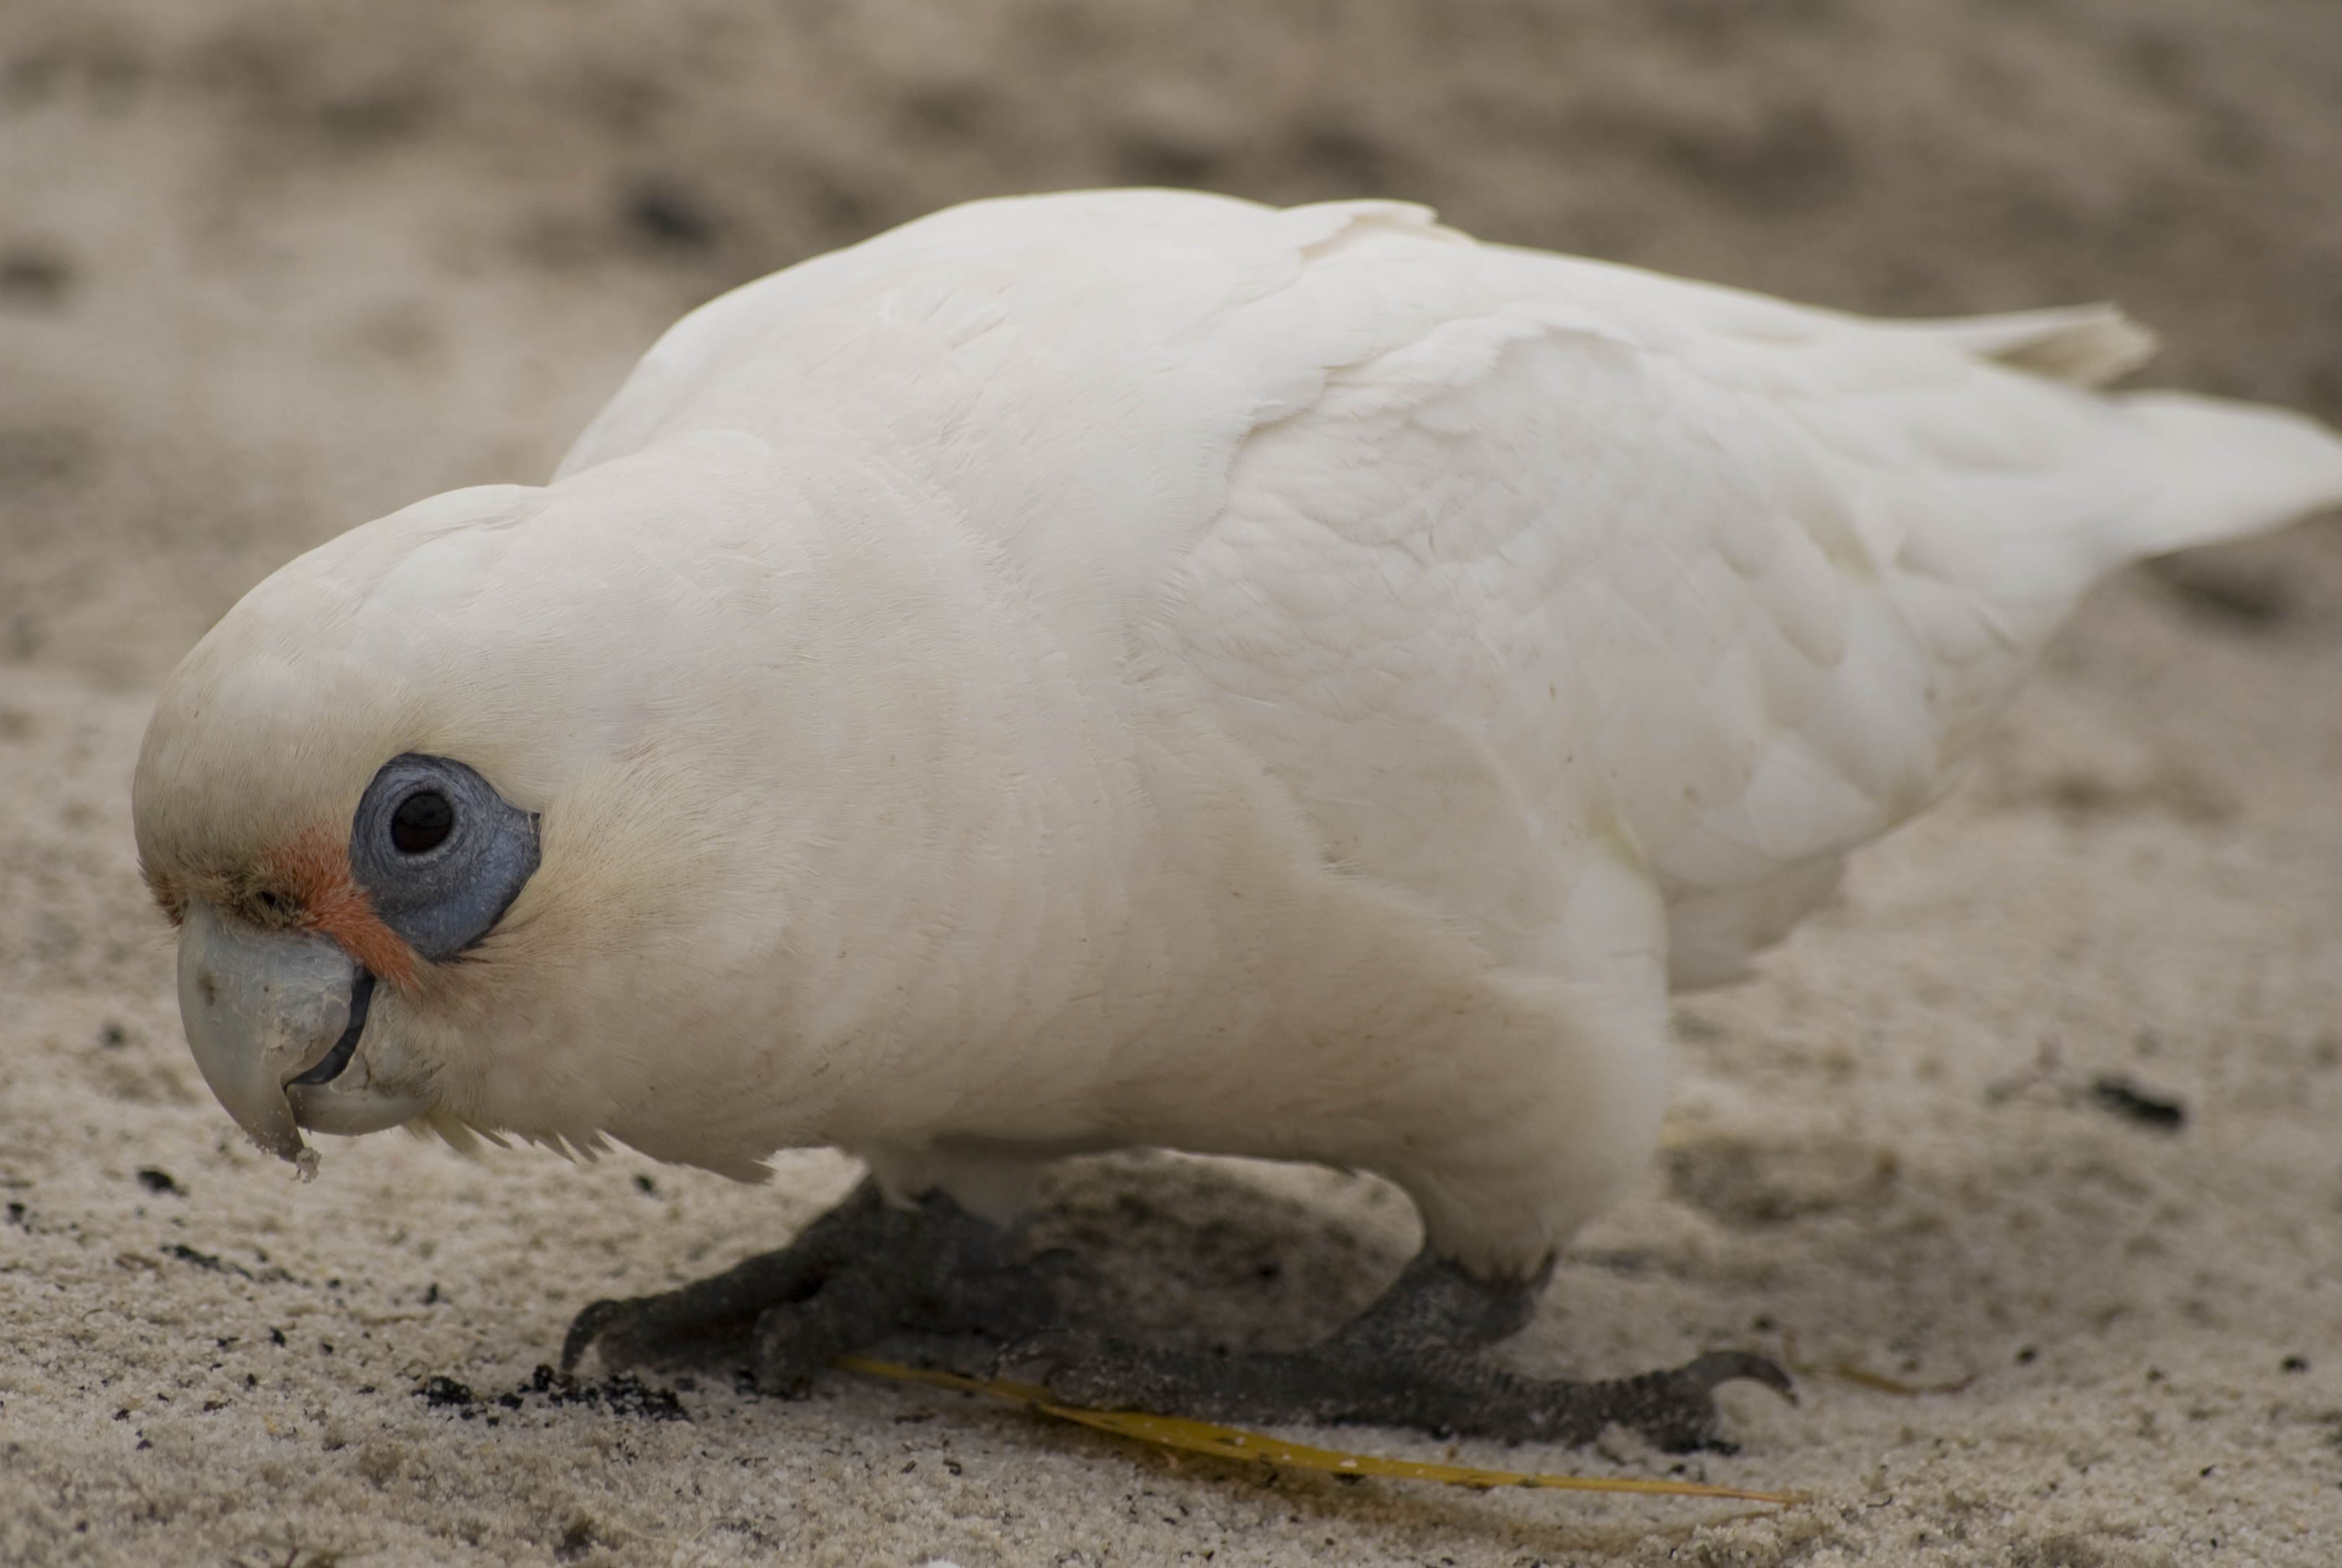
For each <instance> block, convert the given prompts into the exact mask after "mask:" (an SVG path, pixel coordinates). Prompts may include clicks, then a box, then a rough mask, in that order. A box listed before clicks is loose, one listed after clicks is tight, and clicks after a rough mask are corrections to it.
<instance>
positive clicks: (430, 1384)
mask: <svg viewBox="0 0 2342 1568" xmlns="http://www.w3.org/2000/svg"><path fill="white" fill-rule="evenodd" d="M415 1398H417V1399H419V1400H421V1401H423V1403H425V1404H428V1405H430V1406H432V1407H433V1408H434V1409H436V1408H438V1407H439V1406H440V1405H443V1404H477V1403H479V1402H480V1401H479V1396H478V1395H477V1394H475V1393H473V1392H472V1390H471V1388H470V1386H469V1385H468V1384H465V1383H457V1382H456V1381H455V1379H454V1378H452V1377H437V1376H434V1377H426V1378H425V1379H424V1380H423V1386H422V1387H421V1388H418V1389H416V1390H415Z"/></svg>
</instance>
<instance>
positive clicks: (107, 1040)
mask: <svg viewBox="0 0 2342 1568" xmlns="http://www.w3.org/2000/svg"><path fill="white" fill-rule="evenodd" d="M97 1043H98V1044H101V1045H111V1046H114V1047H115V1048H117V1049H119V1048H120V1047H122V1046H125V1045H127V1044H130V1031H128V1030H127V1029H125V1028H124V1027H123V1026H122V1025H121V1024H106V1025H105V1027H104V1028H102V1029H100V1030H99V1031H98V1032H97Z"/></svg>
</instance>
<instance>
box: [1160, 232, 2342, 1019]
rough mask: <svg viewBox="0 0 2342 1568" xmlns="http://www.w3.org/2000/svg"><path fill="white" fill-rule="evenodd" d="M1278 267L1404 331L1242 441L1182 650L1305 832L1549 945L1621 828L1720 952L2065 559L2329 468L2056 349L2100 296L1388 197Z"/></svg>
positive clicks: (2050, 611)
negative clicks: (1744, 267)
mask: <svg viewBox="0 0 2342 1568" xmlns="http://www.w3.org/2000/svg"><path fill="white" fill-rule="evenodd" d="M1295 292H1296V293H1297V294H1302V295H1310V296H1314V297H1315V298H1316V299H1317V300H1320V301H1333V302H1336V303H1335V305H1334V306H1332V307H1331V308H1333V309H1339V308H1340V307H1341V306H1342V305H1344V304H1346V302H1348V301H1350V300H1354V299H1369V300H1373V301H1375V302H1376V304H1375V305H1374V306H1373V307H1372V314H1374V315H1376V318H1377V320H1378V321H1379V322H1380V323H1382V324H1384V325H1385V327H1386V330H1388V329H1389V328H1391V327H1397V328H1399V329H1400V330H1397V331H1394V332H1391V333H1390V336H1391V337H1393V338H1396V341H1389V340H1388V339H1386V340H1385V342H1384V343H1383V344H1381V345H1377V346H1378V348H1379V352H1376V353H1374V354H1372V355H1361V356H1357V357H1355V358H1353V359H1350V360H1348V361H1346V362H1344V363H1339V364H1336V365H1332V366H1331V367H1330V368H1329V369H1328V371H1327V373H1326V376H1325V378H1324V382H1323V385H1322V388H1321V389H1320V390H1319V391H1318V393H1317V394H1316V396H1315V397H1314V398H1312V399H1311V400H1309V401H1308V402H1307V404H1306V406H1303V407H1301V408H1300V409H1298V410H1296V412H1295V413H1293V414H1290V415H1287V416H1286V417H1283V418H1281V419H1275V420H1272V421H1269V422H1266V423H1265V424H1262V425H1261V426H1260V427H1259V428H1257V429H1256V431H1255V432H1254V433H1253V434H1251V436H1250V437H1249V438H1248V439H1247V440H1246V442H1245V443H1244V444H1243V445H1242V446H1241V448H1240V449H1239V451H1238V453H1237V454H1236V461H1235V464H1234V466H1233V469H1232V473H1231V479H1230V484H1229V494H1228V500H1227V504H1226V508H1225V510H1224V511H1222V512H1221V513H1220V514H1219V515H1218V516H1217V517H1216V518H1215V519H1214V520H1213V522H1212V523H1211V524H1210V525H1209V527H1208V528H1207V529H1206V531H1205V533H1204V534H1202V535H1201V536H1200V537H1199V538H1198V540H1197V541H1196V544H1195V545H1194V547H1193V551H1192V554H1191V556H1190V558H1189V572H1190V574H1189V576H1188V577H1187V579H1186V583H1185V584H1184V585H1183V587H1182V589H1181V590H1180V592H1179V593H1178V594H1177V595H1176V597H1175V599H1174V600H1173V603H1172V613H1173V620H1174V624H1175V626H1176V632H1175V636H1176V648H1177V654H1178V660H1179V661H1181V662H1185V663H1186V664H1190V665H1192V667H1193V668H1194V669H1195V670H1196V672H1197V674H1198V675H1199V677H1200V679H1201V683H1202V685H1203V687H1204V689H1205V690H1206V691H1207V692H1208V693H1209V694H1210V700H1211V701H1212V702H1213V703H1214V704H1215V705H1216V709H1217V711H1218V713H1219V714H1220V716H1221V719H1222V722H1223V723H1225V724H1226V725H1227V726H1228V728H1229V729H1230V730H1232V731H1233V732H1235V733H1236V734H1237V735H1239V736H1240V737H1241V738H1242V740H1243V741H1244V743H1245V744H1246V745H1247V746H1249V747H1250V748H1251V749H1252V750H1253V751H1255V752H1256V754H1258V755H1259V756H1260V757H1261V758H1262V759H1263V761H1264V763H1265V764H1266V766H1267V767H1268V768H1269V769H1270V770H1271V771H1273V772H1274V773H1276V774H1277V775H1278V776H1280V777H1281V778H1283V779H1284V780H1285V781H1286V783H1287V784H1288V785H1289V787H1290V788H1291V789H1292V790H1293V791H1294V793H1295V794H1296V797H1297V798H1299V799H1300V801H1301V802H1302V803H1303V804H1304V806H1305V809H1306V812H1307V813H1308V814H1309V815H1310V816H1311V817H1313V818H1314V819H1315V820H1316V822H1317V823H1318V824H1321V826H1322V828H1323V830H1324V833H1325V835H1326V854H1328V855H1329V856H1331V857H1332V858H1334V859H1335V860H1336V861H1337V862H1339V863H1340V864H1344V865H1346V866H1350V867H1354V868H1356V869H1357V870H1358V871H1361V872H1364V873H1366V874H1373V875H1376V876H1379V877H1385V878H1389V879H1391V880H1394V881H1396V882H1397V883H1399V884H1403V885H1405V886H1406V887H1407V888H1409V889H1411V890H1414V891H1415V892H1416V893H1418V894H1421V895H1423V896H1426V897H1427V898H1428V899H1429V900H1431V902H1432V903H1433V904H1436V906H1437V907H1438V908H1439V909H1441V910H1442V911H1444V912H1446V913H1447V914H1451V915H1454V916H1457V917H1462V918H1466V919H1468V920H1470V921H1471V922H1473V923H1474V924H1476V925H1477V926H1478V927H1479V928H1480V929H1481V930H1482V931H1483V932H1484V933H1486V934H1487V936H1488V939H1489V940H1490V941H1491V943H1492V944H1493V945H1494V946H1495V947H1496V950H1497V952H1498V953H1499V954H1502V955H1504V956H1505V957H1506V958H1507V959H1508V960H1509V961H1511V962H1515V963H1517V964H1525V965H1527V966H1530V967H1534V968H1537V969H1541V970H1545V971H1547V972H1558V973H1569V972H1572V971H1573V970H1575V969H1577V968H1579V967H1581V961H1580V960H1579V959H1578V958H1576V957H1573V956H1572V954H1570V953H1569V952H1567V951H1566V949H1567V948H1568V947H1569V946H1570V944H1573V943H1582V942H1583V940H1584V938H1583V936H1582V935H1580V934H1573V933H1574V927H1573V925H1572V923H1571V922H1569V921H1568V920H1566V919H1564V918H1563V917H1562V912H1563V910H1564V908H1565V906H1566V904H1567V902H1568V900H1569V899H1570V897H1571V896H1572V890H1573V888H1574V886H1575V885H1576V882H1577V880H1578V877H1579V875H1580V871H1579V868H1580V867H1583V866H1584V865H1586V864H1588V861H1587V854H1588V852H1589V846H1593V845H1596V844H1598V843H1599V842H1600V841H1604V840H1606V839H1617V838H1624V839H1626V840H1627V841H1628V842H1630V843H1631V844H1632V845H1633V846H1634V848H1635V851H1636V853H1637V854H1639V855H1640V857H1641V858H1642V860H1643V863H1644V864H1646V865H1647V866H1648V867H1649V869H1650V872H1651V874H1653V875H1654V876H1655V877H1656V880H1657V881H1658V883H1659V884H1660V886H1661V888H1662V890H1663V892H1664V893H1665V894H1666V898H1667V900H1668V903H1669V905H1670V908H1671V916H1672V918H1671V924H1672V925H1673V927H1674V946H1675V953H1674V960H1675V964H1674V967H1675V973H1676V978H1677V980H1678V981H1679V982H1680V983H1699V982H1703V981H1711V980H1715V979H1720V978H1726V977H1728V976H1729V975H1730V974H1734V973H1736V972H1737V971H1738V970H1739V968H1740V967H1741V966H1742V965H1743V964H1744V963H1745V960H1746V954H1747V953H1748V952H1749V951H1751V950H1752V949H1754V948H1756V947H1758V946H1761V945H1763V944H1766V943H1767V942H1769V941H1771V940H1774V939H1777V937H1778V936H1779V935H1781V934H1784V933H1786V931H1787V928H1788V926H1789V925H1790V924H1793V923H1794V921H1795V920H1796V919H1797V916H1798V915H1800V914H1803V913H1805V911H1806V910H1807V909H1809V908H1810V907H1812V905H1813V904H1815V903H1817V902H1818V900H1819V899H1820V898H1821V897H1822V896H1824V895H1826V894H1827V892H1828V890H1829V888H1830V886H1831V885H1832V884H1833V883H1834V882H1835V879H1836V874H1837V867H1838V864H1840V860H1841V857H1842V856H1843V855H1844V854H1845V852H1846V851H1847V850H1848V849H1850V848H1852V847H1853V846H1854V845H1856V844H1860V843H1862V842H1864V841H1865V840H1867V839H1869V838H1871V837H1873V836H1875V835H1877V834H1879V833H1882V832H1884V831H1885V830H1886V829H1887V828H1888V827H1890V826H1892V825H1893V824H1895V823H1897V822H1898V821H1900V820H1901V819H1903V818H1904V817H1906V816H1907V815H1908V814H1911V813H1912V812H1914V811H1916V810H1917V809H1918V808H1919V807H1920V806H1922V805H1923V804H1926V803H1927V801H1928V800H1929V799H1931V798H1932V797H1933V796H1935V795H1936V794H1937V793H1938V792H1939V791H1940V790H1941V789H1942V788H1944V787H1946V785H1947V784H1948V782H1949V780H1950V777H1951V770H1952V767H1953V764H1955V763H1956V762H1957V759H1958V758H1959V756H1960V754H1962V753H1963V752H1964V751H1965V750H1966V748H1967V744H1968V743H1969V742H1970V741H1971V740H1972V739H1973V738H1974V736H1975V735H1976V734H1977V732H1978V730H1979V729H1980V727H1981V726H1982V724H1983V723H1984V722H1985V721H1986V719H1987V718H1988V717H1989V715H1990V714H1992V713H1993V712H1994V711H1995V710H1996V709H1997V707H1998V705H1999V704H2001V703H2002V702H2003V701H2004V700H2005V699H2006V697H2007V695H2008V694H2010V693H2011V691H2012V690H2013V689H2014V687H2015V685H2016V684H2017V681H2018V680H2019V678H2020V677H2021V675H2022V674H2023V673H2024V671H2025V669H2026V668H2027V665H2028V664H2029V663H2030V661H2031V660H2032V658H2033V656H2034V655H2035V654H2036V653H2037V650H2038V648H2039V646H2040V645H2041V644H2042V643H2043V642H2044V641H2045V640H2046V639H2047V636H2048V634H2050V633H2051V632H2052V631H2053V630H2054V629H2055V628H2056V626H2057V624H2059V623H2060V622H2061V621H2062V620H2063V618H2064V617H2065V615H2066V614H2067V612H2068V610H2069V609H2070V608H2071V606H2072V604H2073V603H2074V601H2075V600H2076V598H2077V596H2078V594H2080V593H2081V591H2082V590H2083V589H2085V588H2086V587H2087V585H2088V584H2090V583H2091V582H2093V581H2095V580H2096V578H2097V576H2099V575H2100V574H2103V573H2104V572H2106V571H2107V570H2109V569H2111V568H2112V567H2113V566H2115V565H2117V564H2120V563H2121V562H2123V561H2125V560H2127V559H2129V558H2132V557H2135V556H2136V555H2138V554H2146V553H2149V552H2151V551H2153V550H2156V549H2160V548H2167V547H2171V546H2173V545H2176V544H2183V543H2193V542H2197V540H2199V539H2202V538H2207V537H2215V536H2221V535H2223V534H2229V533H2236V532H2242V531H2246V530H2247V529H2249V528H2252V527H2266V526H2273V525H2275V524H2278V523H2280V522H2283V521H2285V520H2287V518H2288V517H2289V516H2290V515H2293V514H2297V513H2298V512H2299V511H2301V510H2304V509H2306V508H2307V507H2308V506H2311V505H2314V504H2317V500H2318V498H2319V496H2320V495H2321V494H2322V495H2323V496H2325V497H2326V498H2328V499H2333V498H2342V449H2337V447H2336V446H2335V444H2333V442H2332V439H2331V437H2330V436H2328V435H2326V434H2323V433H2321V432H2317V431H2316V430H2315V428H2314V427H2312V426H2310V425H2308V424H2307V422H2306V421H2296V420H2291V419H2290V418H2287V417H2285V416H2274V415H2268V414H2263V413H2261V412H2259V411H2238V410H2228V409H2221V408H2216V407H2210V406H2208V405H2204V404H2200V403H2197V402H2196V401H2195V400H2188V407H2187V410H2186V412H2185V413H2184V414H2182V413H2181V412H2180V406H2179V403H2178V401H2177V400H2171V399H2154V400H2147V401H2144V402H2140V403H2136V404H2123V403H2119V402H2112V401H2109V400H2107V399H2105V398H2102V397H2099V396H2097V395H2094V394H2090V393H2088V392H2087V391H2085V390H2082V389H2081V388H2080V387H2079V386H2077V385H2069V384H2068V381H2069V380H2071V381H2081V382H2087V381H2089V380H2091V379H2094V378H2096V377H2097V376H2100V375H2104V374H2107V372H2108V371H2110V370H2113V369H2116V368H2118V367H2119V365H2120V363H2121V362H2122V360H2123V359H2124V357H2125V356H2126V355H2129V354H2132V353H2134V352H2135V351H2136V350H2137V348H2138V347H2139V346H2140V345H2139V343H2138V338H2139V335H2138V334H2137V332H2136V329H2131V328H2128V327H2127V325H2126V324H2124V323H2122V322H2121V320H2120V318H2119V317H2118V316H2116V315H2113V314H2112V313H2110V312H2107V311H2104V310H2083V311H2075V312H2051V313H2037V314H2035V315H2027V316H2019V317H2000V318H1990V319H1987V320H1980V321H1974V322H1967V323H1937V324H1882V323H1872V322H1866V321H1862V320H1859V319H1857V318H1852V317H1847V316H1843V315H1836V314H1834V313H1830V312H1825V311H1817V310H1811V309H1806V308H1801V307H1797V306H1792V305H1785V304H1782V303H1781V302H1778V301H1774V300H1770V299H1766V298H1762V297H1758V296H1752V295H1745V294H1739V293H1736V292H1734V291H1730V290H1725V289H1718V288H1712V287H1706V286H1702V285H1689V284H1682V283H1678V282H1676V281H1674V280H1670V279H1666V278H1660V277H1656V276H1653V275H1648V274H1645V273H1640V272H1636V271H1633V270H1630V269H1626V268H1620V267H1614V266H1606V265H1599V264H1594V263H1586V262H1579V261H1574V260H1569V259H1566V258H1561V257H1555V256H1548V255H1537V254H1535V253H1529V252H1522V251H1510V250H1504V249H1499V248H1496V247H1486V246H1483V247H1465V246H1460V245H1454V244H1451V243H1443V242H1442V238H1441V236H1440V235H1437V234H1436V232H1434V231H1431V230H1428V229H1427V228H1426V227H1424V226H1423V225H1421V223H1420V222H1419V221H1410V215H1406V214H1382V215H1373V216H1371V217H1367V218H1365V219H1362V220H1361V221H1360V222H1359V223H1357V224H1356V225H1354V226H1353V227H1352V228H1351V229H1349V230H1348V231H1346V233H1345V235H1342V236H1340V237H1339V238H1338V239H1337V240H1336V242H1334V243H1333V244H1331V245H1323V246H1321V247H1319V249H1318V251H1317V252H1316V255H1314V257H1313V259H1312V262H1311V264H1310V267H1309V269H1308V271H1307V272H1306V274H1305V275H1304V277H1303V278H1302V280H1301V281H1300V282H1299V284H1298V285H1296V291H1295ZM1393 301H1403V302H1405V303H1406V305H1409V306H1411V307H1412V308H1413V312H1414V320H1413V321H1409V320H1408V319H1407V317H1408V312H1407V311H1406V310H1405V309H1401V308H1396V307H1395V306H1394V305H1393V303H1392V302H1393ZM1353 308H1356V307H1353ZM1361 314H1366V313H1364V312H1362V313H1361ZM1417 324H1419V325H1417ZM1329 358H1330V356H1329ZM2039 372H2055V373H2057V374H2056V375H2049V374H2040V373H2039ZM2183 424H2184V425H2185V426H2186V430H2185V431H2184V433H2183V432H2182V431H2181V430H2180V429H2179V426H2181V425H2183ZM2280 449H2282V454H2280ZM2232 453H2233V454H2232ZM2281 455H2282V457H2283V458H2284V459H2285V461H2279V459H2280V456H2281ZM2287 462H2289V463H2290V466H2289V467H2288V466H2287ZM2272 466H2274V467H2275V469H2276V471H2277V476H2276V477H2272V476H2271V474H2270V473H2269V472H2268V470H2269V469H2270V468H2271V467H2272ZM2321 487H2322V488H2321ZM2237 490H2242V491H2244V492H2245V493H2246V494H2244V496H2243V498H2242V503H2241V504H2232V503H2231V502H2229V501H2228V500H2227V499H2226V498H2225V493H2227V492H2234V491H2237ZM2216 495H2217V496H2222V497H2223V498H2221V499H2217V500H2216V499H2215V497H2216Z"/></svg>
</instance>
